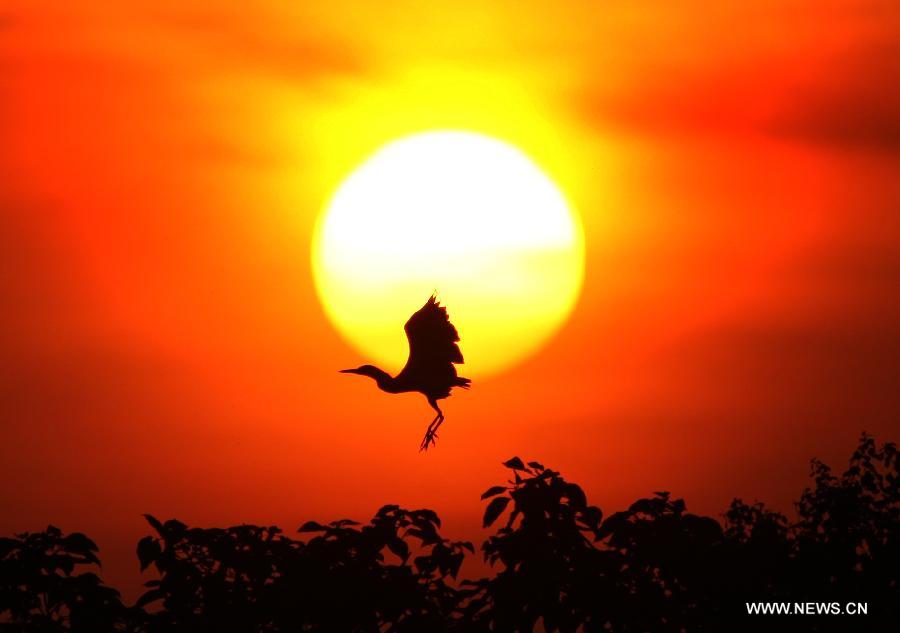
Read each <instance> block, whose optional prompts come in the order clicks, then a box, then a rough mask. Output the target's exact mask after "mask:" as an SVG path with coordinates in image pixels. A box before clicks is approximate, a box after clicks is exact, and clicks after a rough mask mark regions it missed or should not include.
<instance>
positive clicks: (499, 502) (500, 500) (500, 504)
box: [482, 497, 509, 527]
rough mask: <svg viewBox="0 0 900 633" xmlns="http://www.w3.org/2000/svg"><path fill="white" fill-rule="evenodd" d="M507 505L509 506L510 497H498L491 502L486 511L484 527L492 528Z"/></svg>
mask: <svg viewBox="0 0 900 633" xmlns="http://www.w3.org/2000/svg"><path fill="white" fill-rule="evenodd" d="M507 504H509V497H497V498H495V499H494V500H493V501H491V502H490V503H489V504H488V507H487V509H486V510H485V511H484V522H483V524H482V527H490V525H491V524H492V523H493V522H494V521H496V520H497V517H499V516H500V515H501V514H502V513H503V511H504V510H506V506H507Z"/></svg>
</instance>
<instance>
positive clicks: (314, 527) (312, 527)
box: [297, 521, 325, 532]
mask: <svg viewBox="0 0 900 633" xmlns="http://www.w3.org/2000/svg"><path fill="white" fill-rule="evenodd" d="M323 530H325V526H324V525H322V524H321V523H316V522H315V521H307V522H306V523H304V524H303V525H301V526H300V527H299V528H297V531H298V532H322V531H323Z"/></svg>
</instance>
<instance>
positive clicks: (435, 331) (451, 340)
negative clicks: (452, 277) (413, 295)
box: [403, 295, 463, 369]
mask: <svg viewBox="0 0 900 633" xmlns="http://www.w3.org/2000/svg"><path fill="white" fill-rule="evenodd" d="M403 329H404V330H406V338H407V339H408V340H409V360H408V361H407V363H406V366H407V368H413V367H415V368H417V369H418V368H425V367H429V368H431V367H435V366H437V365H446V364H451V363H462V362H463V355H462V352H460V351H459V346H458V345H457V344H456V343H457V342H458V341H459V334H458V333H457V331H456V328H455V327H453V324H452V323H450V318H449V317H448V316H447V308H445V307H443V306H442V305H441V304H440V303H438V301H437V299H436V298H435V297H434V295H432V296H431V298H430V299H428V301H427V302H426V303H425V305H424V306H422V307H421V308H420V309H419V310H418V312H416V313H415V314H413V315H412V316H411V317H409V320H408V321H407V322H406V325H404V326H403Z"/></svg>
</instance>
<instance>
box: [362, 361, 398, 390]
mask: <svg viewBox="0 0 900 633" xmlns="http://www.w3.org/2000/svg"><path fill="white" fill-rule="evenodd" d="M370 377H371V378H373V379H374V380H375V382H376V383H377V384H378V388H379V389H381V390H382V391H387V392H388V393H399V392H400V391H401V389H399V385H398V384H397V380H396V379H395V378H394V377H393V376H391V375H390V374H389V373H387V372H386V371H384V370H381V369H378V368H377V367H376V368H375V370H374V371H373V372H372V374H371V375H370Z"/></svg>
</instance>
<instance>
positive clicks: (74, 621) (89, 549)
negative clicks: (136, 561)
mask: <svg viewBox="0 0 900 633" xmlns="http://www.w3.org/2000/svg"><path fill="white" fill-rule="evenodd" d="M99 565H100V560H99V559H98V558H97V546H96V545H95V544H94V542H93V541H92V540H90V539H89V538H88V537H86V536H85V535H84V534H81V533H78V532H74V533H72V534H68V535H65V536H64V535H63V533H62V532H61V531H60V530H59V528H56V527H54V526H52V525H50V526H48V527H47V529H46V530H44V531H43V532H36V533H27V532H26V533H24V534H18V535H16V537H15V538H0V630H2V631H28V632H29V633H52V632H56V631H97V632H98V633H102V632H103V631H114V630H121V629H123V628H124V627H125V626H126V621H127V620H128V619H129V613H128V610H127V609H125V607H123V605H122V602H121V601H120V600H119V592H118V591H116V590H115V589H112V588H110V587H107V586H105V585H104V584H103V582H102V581H101V580H100V578H99V577H98V576H97V575H96V574H95V573H93V572H90V571H80V568H82V567H83V566H99ZM76 568H78V569H79V571H78V572H76Z"/></svg>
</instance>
